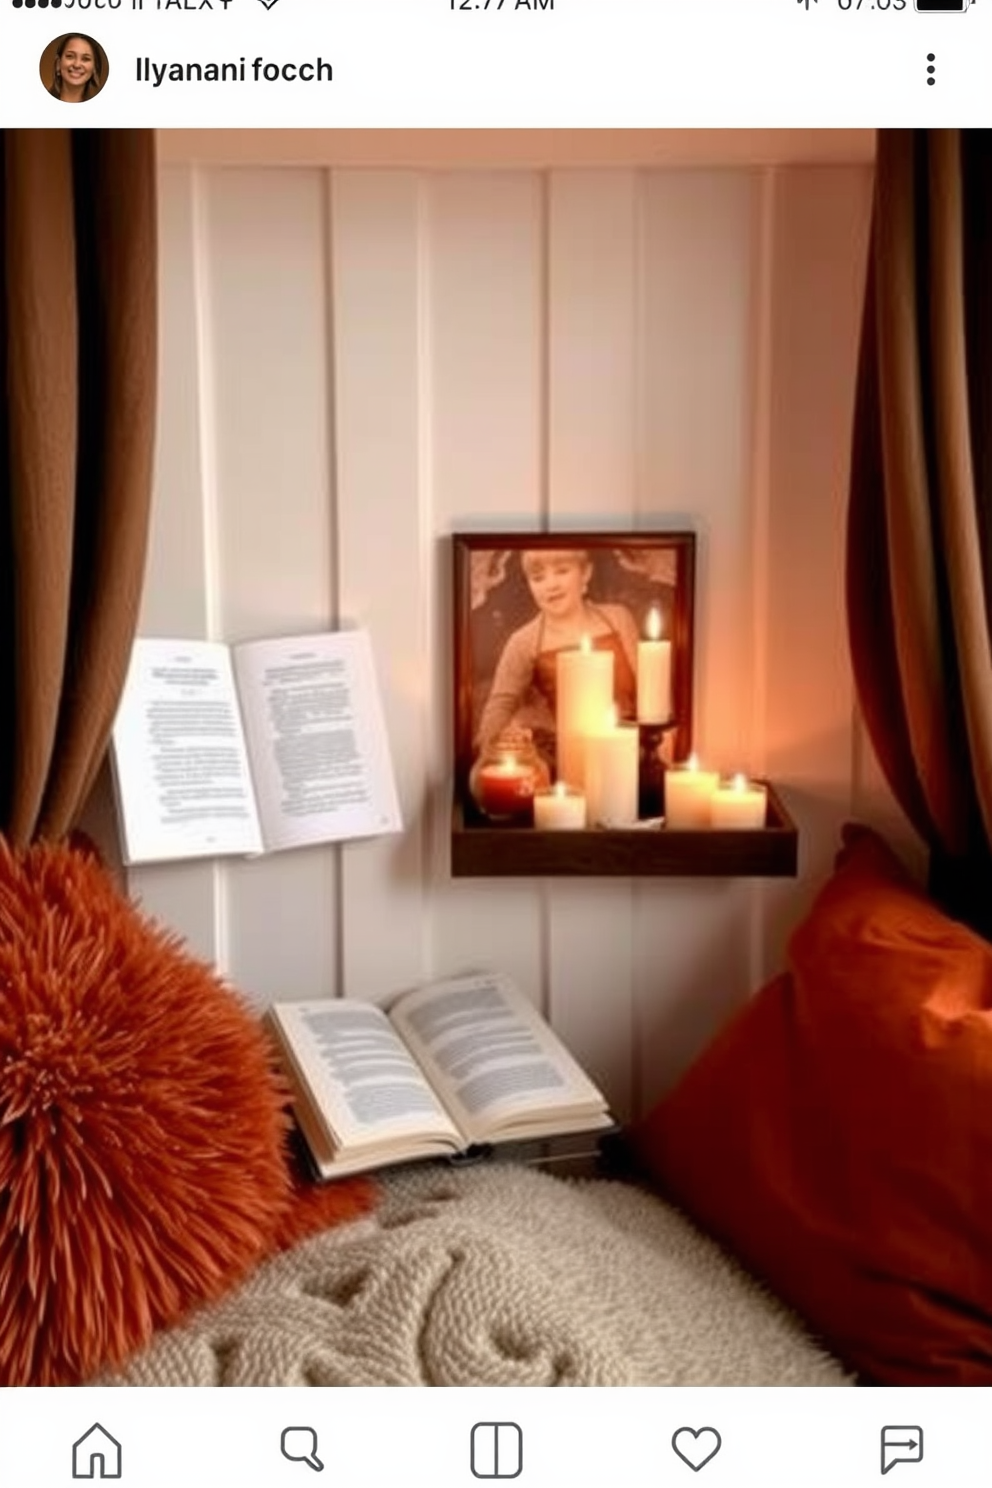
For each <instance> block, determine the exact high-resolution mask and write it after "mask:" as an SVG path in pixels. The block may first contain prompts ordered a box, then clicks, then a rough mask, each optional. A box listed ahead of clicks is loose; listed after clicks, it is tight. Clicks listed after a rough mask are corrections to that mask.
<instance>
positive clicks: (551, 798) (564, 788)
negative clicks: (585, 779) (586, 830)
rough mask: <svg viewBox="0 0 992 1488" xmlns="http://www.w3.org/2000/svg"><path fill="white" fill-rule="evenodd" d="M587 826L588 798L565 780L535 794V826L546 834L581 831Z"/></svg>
mask: <svg viewBox="0 0 992 1488" xmlns="http://www.w3.org/2000/svg"><path fill="white" fill-rule="evenodd" d="M585 824H586V798H585V796H584V795H583V794H582V792H581V791H577V790H573V788H572V787H571V786H570V785H566V784H565V782H564V780H557V781H556V782H555V784H554V785H553V786H552V787H551V789H550V790H542V791H535V793H534V825H535V827H539V828H540V829H541V830H542V831H545V832H555V831H557V832H567V831H572V832H574V831H578V830H581V828H582V827H584V826H585Z"/></svg>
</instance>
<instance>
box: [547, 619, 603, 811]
mask: <svg viewBox="0 0 992 1488" xmlns="http://www.w3.org/2000/svg"><path fill="white" fill-rule="evenodd" d="M557 698H558V703H557V713H556V718H555V730H556V737H555V749H556V755H557V766H558V772H557V773H558V779H559V780H564V782H565V784H566V785H574V786H575V787H576V789H577V790H581V789H582V787H583V785H584V783H585V747H586V735H587V734H588V733H591V731H592V730H593V729H595V728H598V727H599V726H600V724H601V723H602V720H603V717H604V716H605V714H606V712H607V710H608V708H609V707H610V704H611V703H612V702H613V652H612V651H597V650H596V649H595V647H594V646H593V644H592V642H591V640H590V639H589V637H588V636H583V637H582V644H581V646H578V647H574V648H572V649H570V650H569V649H566V650H563V651H559V652H558V665H557Z"/></svg>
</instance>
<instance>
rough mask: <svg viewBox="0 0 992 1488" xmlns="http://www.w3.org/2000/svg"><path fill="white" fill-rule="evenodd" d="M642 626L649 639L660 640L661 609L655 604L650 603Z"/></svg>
mask: <svg viewBox="0 0 992 1488" xmlns="http://www.w3.org/2000/svg"><path fill="white" fill-rule="evenodd" d="M644 628H645V630H646V631H647V637H648V640H649V641H660V640H661V611H660V610H659V609H658V606H657V605H652V606H651V608H650V610H648V618H647V622H646V624H645V627H644Z"/></svg>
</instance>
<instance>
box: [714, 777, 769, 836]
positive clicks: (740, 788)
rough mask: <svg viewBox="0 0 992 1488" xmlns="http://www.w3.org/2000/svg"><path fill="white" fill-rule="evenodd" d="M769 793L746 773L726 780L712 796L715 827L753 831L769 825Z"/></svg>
mask: <svg viewBox="0 0 992 1488" xmlns="http://www.w3.org/2000/svg"><path fill="white" fill-rule="evenodd" d="M767 812H768V792H767V790H766V789H765V787H764V786H763V785H755V784H754V782H753V781H750V780H746V779H745V777H744V776H743V775H735V776H734V778H733V780H725V781H723V782H722V783H721V784H720V785H718V786H717V788H716V790H715V791H714V792H713V794H712V796H711V797H710V822H711V824H712V825H713V826H714V827H729V828H732V829H736V830H738V831H753V830H754V829H755V828H756V827H763V826H764V825H765V817H766V815H767Z"/></svg>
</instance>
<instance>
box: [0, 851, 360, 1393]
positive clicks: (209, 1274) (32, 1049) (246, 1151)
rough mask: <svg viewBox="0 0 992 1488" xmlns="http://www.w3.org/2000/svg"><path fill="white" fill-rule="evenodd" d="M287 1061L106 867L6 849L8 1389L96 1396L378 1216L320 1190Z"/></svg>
mask: <svg viewBox="0 0 992 1488" xmlns="http://www.w3.org/2000/svg"><path fill="white" fill-rule="evenodd" d="M270 1057H271V1056H270V1046H269V1044H268V1041H267V1038H266V1036H265V1034H264V1032H263V1030H262V1028H261V1026H260V1024H259V1023H258V1021H257V1020H256V1019H255V1018H254V1017H253V1016H252V1015H251V1013H250V1012H249V1011H248V1010H247V1008H245V1007H244V1006H243V1005H242V1004H241V1003H240V1002H239V1001H238V999H237V997H236V996H235V995H234V994H233V993H232V991H231V990H230V989H229V988H228V987H227V986H226V985H225V984H224V983H223V982H222V981H221V980H220V978H219V977H218V976H216V975H215V974H214V973H213V972H212V971H211V970H210V968H209V967H208V966H206V965H204V964H203V963H201V962H198V961H196V960H194V959H193V958H192V957H190V956H189V955H188V954H186V953H185V952H184V950H183V948H182V945H181V943H180V942H179V940H178V939H177V938H176V937H175V936H173V935H170V934H169V933H167V932H166V931H165V930H163V929H161V928H160V927H158V926H156V925H154V924H152V923H151V922H149V921H148V920H146V919H144V918H143V917H142V916H141V915H140V914H139V912H138V911H137V910H136V909H135V908H134V906H133V905H132V904H130V903H129V902H128V901H127V900H126V899H125V898H124V896H123V895H122V894H121V893H120V892H119V890H118V889H117V888H116V886H115V884H114V883H113V881H112V880H111V878H110V877H109V876H108V874H107V873H106V872H105V871H104V869H103V868H102V867H101V865H100V863H99V862H98V861H97V859H96V858H95V856H94V855H93V854H92V853H90V852H86V851H81V850H79V849H78V848H73V847H64V846H51V845H38V846H35V847H32V848H29V849H27V850H26V851H24V852H22V853H13V852H12V851H11V850H10V848H9V847H8V846H7V845H6V843H4V842H3V840H2V839H0V1296H2V1297H3V1298H4V1299H5V1303H4V1309H3V1325H2V1328H0V1385H59V1384H71V1383H76V1382H79V1381H82V1380H85V1379H87V1378H88V1377H89V1376H91V1375H92V1374H93V1373H95V1371H96V1370H97V1369H99V1368H104V1367H108V1366H111V1365H113V1364H116V1363H118V1362H120V1361H121V1360H123V1359H124V1358H125V1357H126V1356H127V1355H128V1354H130V1353H132V1352H133V1351H134V1350H135V1349H136V1348H138V1347H139V1346H140V1345H141V1344H143V1343H145V1342H146V1341H147V1340H148V1339H149V1337H150V1336H151V1333H152V1331H153V1330H154V1329H156V1328H159V1327H162V1326H164V1325H167V1324H170V1323H173V1322H175V1321H176V1320H177V1319H178V1318H180V1317H181V1316H182V1315H183V1314H184V1313H185V1312H187V1311H188V1310H189V1309H190V1308H191V1307H193V1306H195V1305H196V1304H198V1303H201V1302H205V1301H207V1300H209V1299H211V1298H213V1297H216V1296H217V1295H218V1294H219V1293H221V1292H223V1291H224V1290H225V1289H227V1288H228V1287H230V1286H231V1285H232V1284H233V1283H234V1282H236V1281H238V1280H239V1279H240V1278H241V1277H243V1276H244V1275H245V1274H246V1273H247V1272H248V1271H249V1269H250V1268H251V1267H252V1266H253V1265H254V1264H255V1263H256V1262H257V1261H259V1260H260V1259H261V1258H262V1257H263V1256H265V1255H266V1254H267V1253H270V1252H271V1251H272V1250H274V1249H276V1248H278V1247H279V1246H281V1245H285V1244H289V1243H291V1242H292V1241H293V1240H294V1239H297V1238H301V1237H302V1235H303V1234H305V1233H308V1232H311V1231H313V1230H315V1229H317V1228H319V1227H321V1226H322V1225H325V1224H329V1223H333V1222H334V1221H335V1220H338V1219H344V1218H350V1217H351V1216H353V1215H355V1214H357V1213H360V1212H362V1211H363V1210H364V1209H366V1208H367V1207H368V1205H369V1203H370V1202H371V1198H372V1195H373V1194H374V1192H375V1190H374V1188H373V1187H372V1185H370V1184H369V1183H367V1182H366V1181H364V1180H361V1179H357V1180H348V1181H345V1182H341V1183H336V1184H332V1185H327V1186H326V1187H325V1188H323V1189H321V1190H319V1191H311V1192H310V1193H302V1192H301V1190H300V1186H299V1184H298V1181H297V1180H295V1179H294V1177H293V1174H292V1172H291V1167H290V1163H289V1160H288V1153H287V1126H288V1123H287V1119H286V1115H285V1092H284V1090H283V1089H282V1088H281V1086H280V1085H279V1083H278V1081H277V1079H276V1077H275V1076H274V1074H273V1071H272V1068H271V1064H270Z"/></svg>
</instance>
